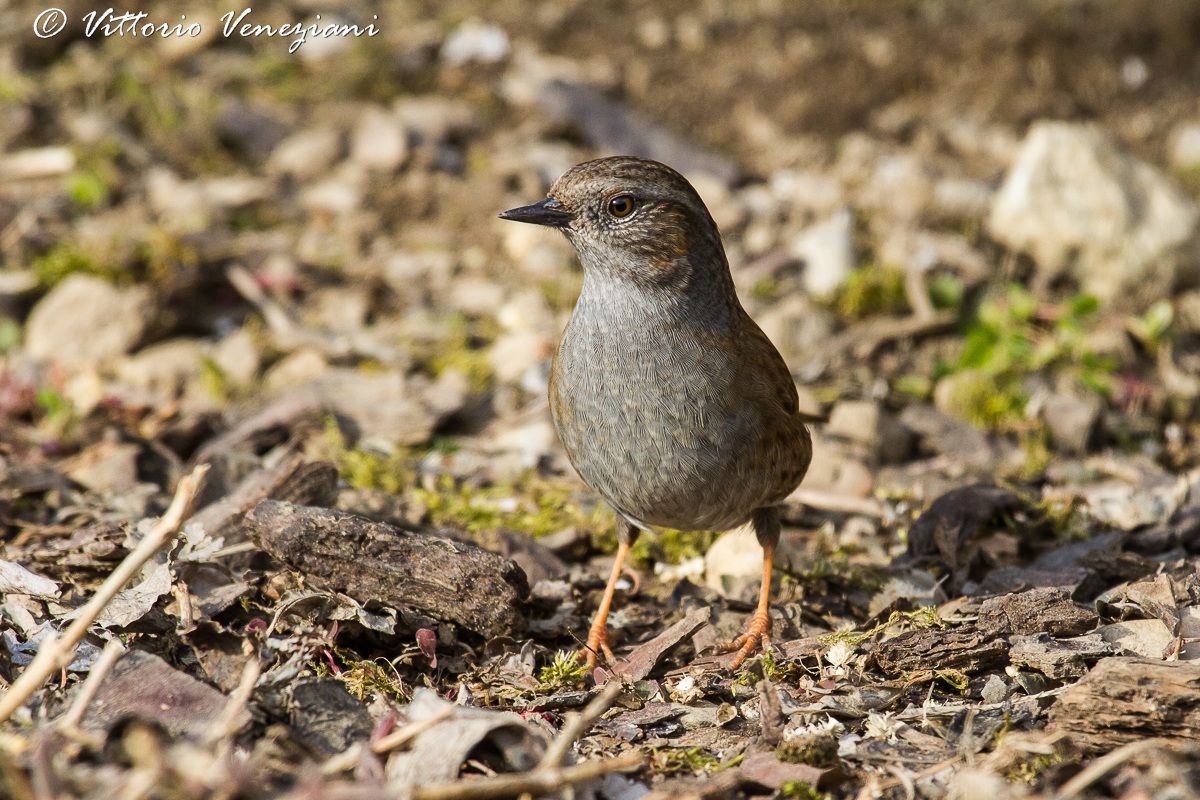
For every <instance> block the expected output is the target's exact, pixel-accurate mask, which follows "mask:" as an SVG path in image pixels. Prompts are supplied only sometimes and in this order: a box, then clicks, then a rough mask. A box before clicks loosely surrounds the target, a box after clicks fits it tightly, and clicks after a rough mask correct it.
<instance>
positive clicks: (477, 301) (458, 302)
mask: <svg viewBox="0 0 1200 800" xmlns="http://www.w3.org/2000/svg"><path fill="white" fill-rule="evenodd" d="M449 300H450V305H451V306H452V307H453V308H455V309H457V310H458V311H461V312H462V313H464V314H467V315H469V316H475V317H482V316H491V315H492V314H495V313H496V309H498V308H499V307H500V305H501V303H503V302H504V287H503V286H501V285H500V284H498V283H496V282H495V281H491V280H488V279H487V278H478V277H472V276H463V277H461V278H455V279H454V281H453V282H452V283H451V284H450V298H449Z"/></svg>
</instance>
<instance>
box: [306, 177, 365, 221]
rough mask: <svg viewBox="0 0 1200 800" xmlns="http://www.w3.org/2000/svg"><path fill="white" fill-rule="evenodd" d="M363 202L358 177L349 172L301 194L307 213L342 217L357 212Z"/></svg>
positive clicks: (307, 189) (309, 188)
mask: <svg viewBox="0 0 1200 800" xmlns="http://www.w3.org/2000/svg"><path fill="white" fill-rule="evenodd" d="M361 202H362V187H361V186H360V185H359V182H358V180H357V176H354V175H352V174H350V173H349V172H345V171H343V172H341V173H340V174H338V175H336V176H334V177H331V178H328V179H326V180H323V181H321V182H319V183H315V184H313V185H312V186H308V187H306V188H305V189H304V191H303V192H302V193H301V194H300V204H301V205H302V206H304V208H305V209H306V210H307V211H310V212H317V213H322V212H323V213H326V214H331V215H334V216H342V215H345V214H349V213H351V212H353V211H357V210H358V207H359V205H360V204H361Z"/></svg>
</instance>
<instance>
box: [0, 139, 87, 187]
mask: <svg viewBox="0 0 1200 800" xmlns="http://www.w3.org/2000/svg"><path fill="white" fill-rule="evenodd" d="M73 169H75V154H74V153H73V152H71V148H69V147H38V148H35V149H32V150H20V151H18V152H16V153H13V154H11V155H7V156H4V157H2V158H0V178H3V179H5V180H14V181H19V180H32V179H34V178H53V177H54V176H56V175H65V174H67V173H68V172H70V171H71V170H73Z"/></svg>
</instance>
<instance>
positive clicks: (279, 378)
mask: <svg viewBox="0 0 1200 800" xmlns="http://www.w3.org/2000/svg"><path fill="white" fill-rule="evenodd" d="M328 369H329V362H328V361H326V360H325V356H323V355H322V354H321V353H319V352H318V351H316V350H309V349H303V350H297V351H296V352H294V353H289V354H288V355H286V356H284V357H283V358H282V359H280V360H279V362H277V363H276V364H275V365H274V366H272V367H271V368H270V369H269V370H267V374H266V376H265V377H264V378H263V383H264V385H265V386H266V388H267V389H268V390H269V391H272V392H277V391H279V390H280V389H284V388H287V387H289V386H299V385H300V384H303V383H308V382H309V381H313V380H316V379H317V378H319V377H321V376H322V375H324V374H325V371H326V370H328Z"/></svg>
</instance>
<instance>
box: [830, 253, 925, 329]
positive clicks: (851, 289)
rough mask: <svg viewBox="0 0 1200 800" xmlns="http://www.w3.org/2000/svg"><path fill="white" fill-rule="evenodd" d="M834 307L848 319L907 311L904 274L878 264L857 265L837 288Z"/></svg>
mask: <svg viewBox="0 0 1200 800" xmlns="http://www.w3.org/2000/svg"><path fill="white" fill-rule="evenodd" d="M833 307H834V309H835V310H836V311H837V312H838V314H840V315H841V316H843V317H845V318H847V319H862V318H863V317H869V316H874V315H877V314H902V313H904V312H905V311H907V310H908V298H907V296H906V295H905V292H904V273H903V272H901V271H900V270H898V269H893V268H891V267H882V266H880V265H878V264H866V265H864V266H861V267H858V268H857V269H855V270H853V271H852V272H851V273H850V276H849V277H848V278H847V279H846V283H845V284H844V285H843V286H842V288H841V289H839V290H838V293H837V296H836V297H835V298H834V302H833Z"/></svg>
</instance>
